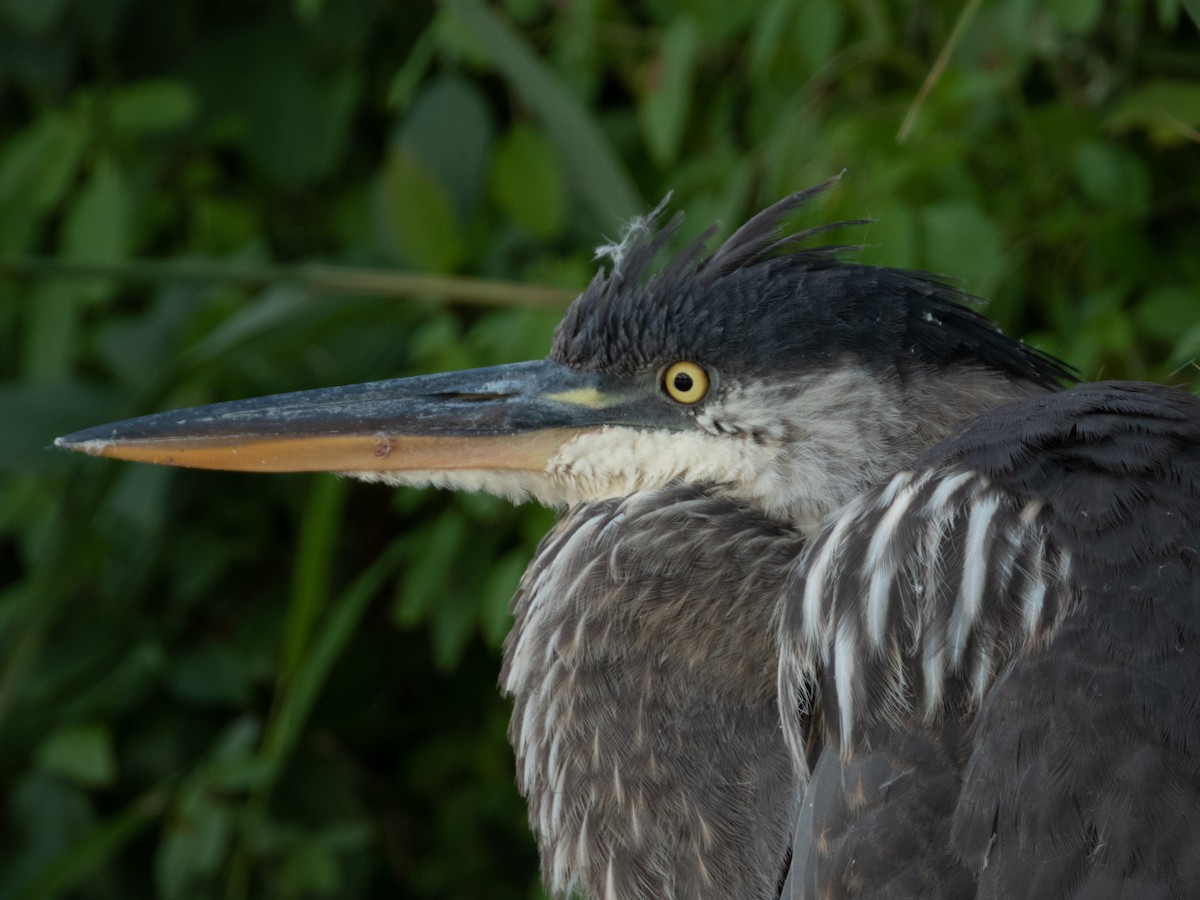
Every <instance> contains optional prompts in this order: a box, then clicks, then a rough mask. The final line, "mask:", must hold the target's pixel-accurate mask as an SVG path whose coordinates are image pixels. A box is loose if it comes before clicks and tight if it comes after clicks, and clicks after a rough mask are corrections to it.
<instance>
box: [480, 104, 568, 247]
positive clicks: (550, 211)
mask: <svg viewBox="0 0 1200 900" xmlns="http://www.w3.org/2000/svg"><path fill="white" fill-rule="evenodd" d="M491 184H492V194H493V196H494V197H495V198H496V203H497V204H498V205H499V207H500V209H501V210H502V211H503V212H504V213H505V215H507V216H509V217H511V218H512V219H513V221H515V222H517V223H518V224H520V225H521V226H522V227H523V228H526V229H528V230H529V232H530V233H531V234H535V235H538V236H542V237H544V236H548V235H553V234H556V233H558V231H559V230H560V229H561V228H562V223H563V216H564V206H565V197H564V192H563V181H562V172H561V171H560V169H559V165H558V159H557V158H556V157H555V155H554V149H553V148H552V147H551V146H550V144H549V143H547V142H546V141H545V140H544V139H543V138H542V136H541V135H540V134H539V133H538V132H537V131H535V130H534V129H533V128H530V127H529V126H528V125H524V124H518V125H516V126H514V127H513V129H512V130H511V131H510V132H509V133H508V134H507V135H505V137H504V139H503V140H502V141H501V142H500V144H499V146H498V147H497V148H496V155H495V158H494V159H493V161H492V178H491Z"/></svg>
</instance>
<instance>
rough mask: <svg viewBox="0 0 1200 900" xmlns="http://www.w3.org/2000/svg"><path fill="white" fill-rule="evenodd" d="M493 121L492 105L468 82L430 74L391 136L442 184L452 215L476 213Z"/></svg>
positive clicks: (461, 218)
mask: <svg viewBox="0 0 1200 900" xmlns="http://www.w3.org/2000/svg"><path fill="white" fill-rule="evenodd" d="M494 131H495V126H494V125H493V123H492V120H491V111H490V110H489V109H488V106H487V104H486V103H485V102H484V100H483V97H482V96H481V95H480V93H479V91H478V90H477V89H476V88H475V87H474V85H472V84H471V83H470V82H468V81H466V80H464V79H462V78H457V77H454V76H442V77H439V78H436V79H434V80H433V81H432V82H431V83H430V84H429V86H428V87H426V88H425V89H424V90H423V91H422V92H421V94H420V96H419V97H418V98H417V101H416V102H415V103H414V104H413V106H412V109H411V110H409V112H408V115H406V116H405V118H404V121H403V125H402V127H401V128H400V131H399V134H398V135H397V136H396V142H397V144H398V146H399V150H400V152H401V153H411V154H412V155H413V156H414V157H415V158H416V159H418V160H419V161H420V163H421V165H422V166H423V167H425V168H426V169H428V171H429V173H430V175H431V176H432V178H433V180H434V181H436V182H437V184H438V185H439V186H440V187H441V188H442V189H443V190H445V192H446V194H447V196H448V197H449V198H450V200H451V203H452V205H453V208H454V213H455V216H456V218H457V220H458V221H459V222H461V223H467V222H470V221H471V220H472V219H474V218H475V216H476V215H478V212H479V202H480V195H481V194H482V191H483V187H484V183H485V176H486V170H487V159H488V156H489V154H490V152H491V145H492V136H493V133H494Z"/></svg>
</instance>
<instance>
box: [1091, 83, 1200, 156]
mask: <svg viewBox="0 0 1200 900" xmlns="http://www.w3.org/2000/svg"><path fill="white" fill-rule="evenodd" d="M1105 125H1106V126H1107V127H1108V128H1109V129H1111V130H1112V131H1115V132H1118V133H1120V132H1125V131H1130V130H1133V129H1140V130H1142V131H1145V132H1147V133H1148V134H1149V135H1150V138H1151V139H1152V140H1153V141H1154V142H1155V143H1157V144H1159V145H1162V146H1170V145H1173V144H1181V143H1184V142H1186V141H1189V140H1195V137H1194V132H1195V131H1196V129H1197V128H1200V82H1196V81H1185V80H1182V79H1166V78H1160V79H1155V80H1151V81H1146V82H1144V83H1143V84H1141V85H1140V86H1139V87H1137V88H1135V89H1134V90H1132V91H1131V92H1130V93H1128V94H1126V95H1125V97H1124V98H1123V99H1122V100H1121V102H1120V104H1119V105H1118V106H1117V108H1116V110H1115V111H1114V112H1113V113H1112V114H1111V115H1110V116H1109V117H1108V119H1107V121H1106V122H1105ZM1189 130H1190V131H1191V132H1192V134H1191V135H1189Z"/></svg>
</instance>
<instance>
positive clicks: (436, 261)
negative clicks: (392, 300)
mask: <svg viewBox="0 0 1200 900" xmlns="http://www.w3.org/2000/svg"><path fill="white" fill-rule="evenodd" d="M382 201H383V204H384V211H385V215H386V218H387V223H388V225H389V226H390V229H391V236H392V239H393V240H394V241H395V244H396V247H397V249H399V251H400V252H401V254H402V255H403V256H404V258H405V260H406V261H407V262H408V263H409V264H410V265H411V266H413V267H414V268H418V269H428V270H430V271H433V272H452V271H454V270H455V269H457V268H458V267H459V266H460V265H461V264H462V262H463V260H464V259H465V257H466V244H465V241H464V238H463V236H462V230H461V228H460V226H459V224H458V220H457V218H456V217H455V214H454V209H453V207H452V206H451V204H450V198H449V196H448V195H447V193H446V191H445V189H444V188H443V187H442V185H441V184H439V183H438V181H437V179H436V177H435V176H434V174H433V172H432V171H430V169H429V168H428V167H427V166H426V165H425V164H424V163H423V162H421V160H420V158H419V157H417V155H416V154H415V153H413V152H412V151H411V150H408V149H406V148H404V147H399V148H393V149H392V151H391V152H390V153H389V154H388V158H387V161H386V163H385V164H384V169H383V177H382Z"/></svg>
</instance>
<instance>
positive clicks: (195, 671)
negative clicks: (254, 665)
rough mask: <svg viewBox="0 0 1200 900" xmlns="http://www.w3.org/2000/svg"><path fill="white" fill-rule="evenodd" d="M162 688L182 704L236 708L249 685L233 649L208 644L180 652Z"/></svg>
mask: <svg viewBox="0 0 1200 900" xmlns="http://www.w3.org/2000/svg"><path fill="white" fill-rule="evenodd" d="M166 685H167V687H168V688H169V689H170V691H171V692H172V693H173V694H174V695H175V696H176V697H177V698H179V700H182V701H183V702H184V703H189V704H195V705H197V706H207V707H213V706H216V707H221V706H226V707H234V708H237V707H240V706H241V705H243V704H244V703H245V702H246V701H247V700H248V699H249V696H250V685H249V683H248V682H247V679H246V676H245V673H244V672H243V670H242V666H241V664H240V661H239V660H238V658H237V656H236V655H235V653H234V648H233V647H231V646H230V645H228V644H223V643H217V642H215V641H210V642H208V643H205V644H201V645H199V646H197V647H194V648H189V649H188V650H187V651H185V652H183V653H181V654H180V655H179V656H178V658H177V659H174V660H172V662H171V663H170V666H169V668H168V670H167V677H166Z"/></svg>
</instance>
